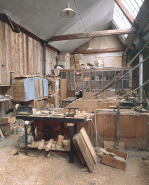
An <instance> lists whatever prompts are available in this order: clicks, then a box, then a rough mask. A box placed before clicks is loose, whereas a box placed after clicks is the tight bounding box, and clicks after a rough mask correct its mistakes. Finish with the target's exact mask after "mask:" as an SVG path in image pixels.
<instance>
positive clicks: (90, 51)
mask: <svg viewBox="0 0 149 185" xmlns="http://www.w3.org/2000/svg"><path fill="white" fill-rule="evenodd" d="M124 50H125V49H124V47H117V48H106V49H92V50H89V51H88V50H85V49H84V50H76V51H74V52H73V53H72V54H73V55H74V54H91V53H105V52H117V51H124Z"/></svg>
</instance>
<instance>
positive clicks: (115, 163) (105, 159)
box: [101, 148, 128, 170]
mask: <svg viewBox="0 0 149 185" xmlns="http://www.w3.org/2000/svg"><path fill="white" fill-rule="evenodd" d="M106 151H107V152H111V153H114V154H116V155H117V156H119V157H123V158H124V159H125V160H126V162H124V161H121V160H118V159H115V158H113V157H110V156H108V155H102V159H101V163H103V164H106V165H108V166H112V167H114V168H118V169H121V170H125V169H126V163H127V158H128V154H127V153H125V152H121V151H118V150H114V149H112V148H106Z"/></svg>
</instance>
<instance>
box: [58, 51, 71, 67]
mask: <svg viewBox="0 0 149 185" xmlns="http://www.w3.org/2000/svg"><path fill="white" fill-rule="evenodd" d="M57 65H60V66H63V67H64V69H70V54H69V53H60V55H58V56H57Z"/></svg>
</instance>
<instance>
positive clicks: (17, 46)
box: [15, 33, 20, 76]
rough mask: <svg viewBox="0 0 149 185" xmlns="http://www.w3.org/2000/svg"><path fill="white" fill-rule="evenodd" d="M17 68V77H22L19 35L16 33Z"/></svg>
mask: <svg viewBox="0 0 149 185" xmlns="http://www.w3.org/2000/svg"><path fill="white" fill-rule="evenodd" d="M15 39H16V40H15V67H16V76H19V75H20V61H19V34H18V33H15Z"/></svg>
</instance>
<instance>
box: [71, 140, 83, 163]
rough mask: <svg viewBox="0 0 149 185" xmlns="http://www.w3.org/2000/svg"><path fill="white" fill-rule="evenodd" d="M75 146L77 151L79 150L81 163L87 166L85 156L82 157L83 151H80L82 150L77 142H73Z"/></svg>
mask: <svg viewBox="0 0 149 185" xmlns="http://www.w3.org/2000/svg"><path fill="white" fill-rule="evenodd" d="M73 144H74V146H75V148H76V150H77V153H78V155H79V157H80V160H81V163H82V164H86V162H85V160H84V157H83V155H82V153H81V151H80V148H79V146H78V144H77V142H75V141H74V140H73Z"/></svg>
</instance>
